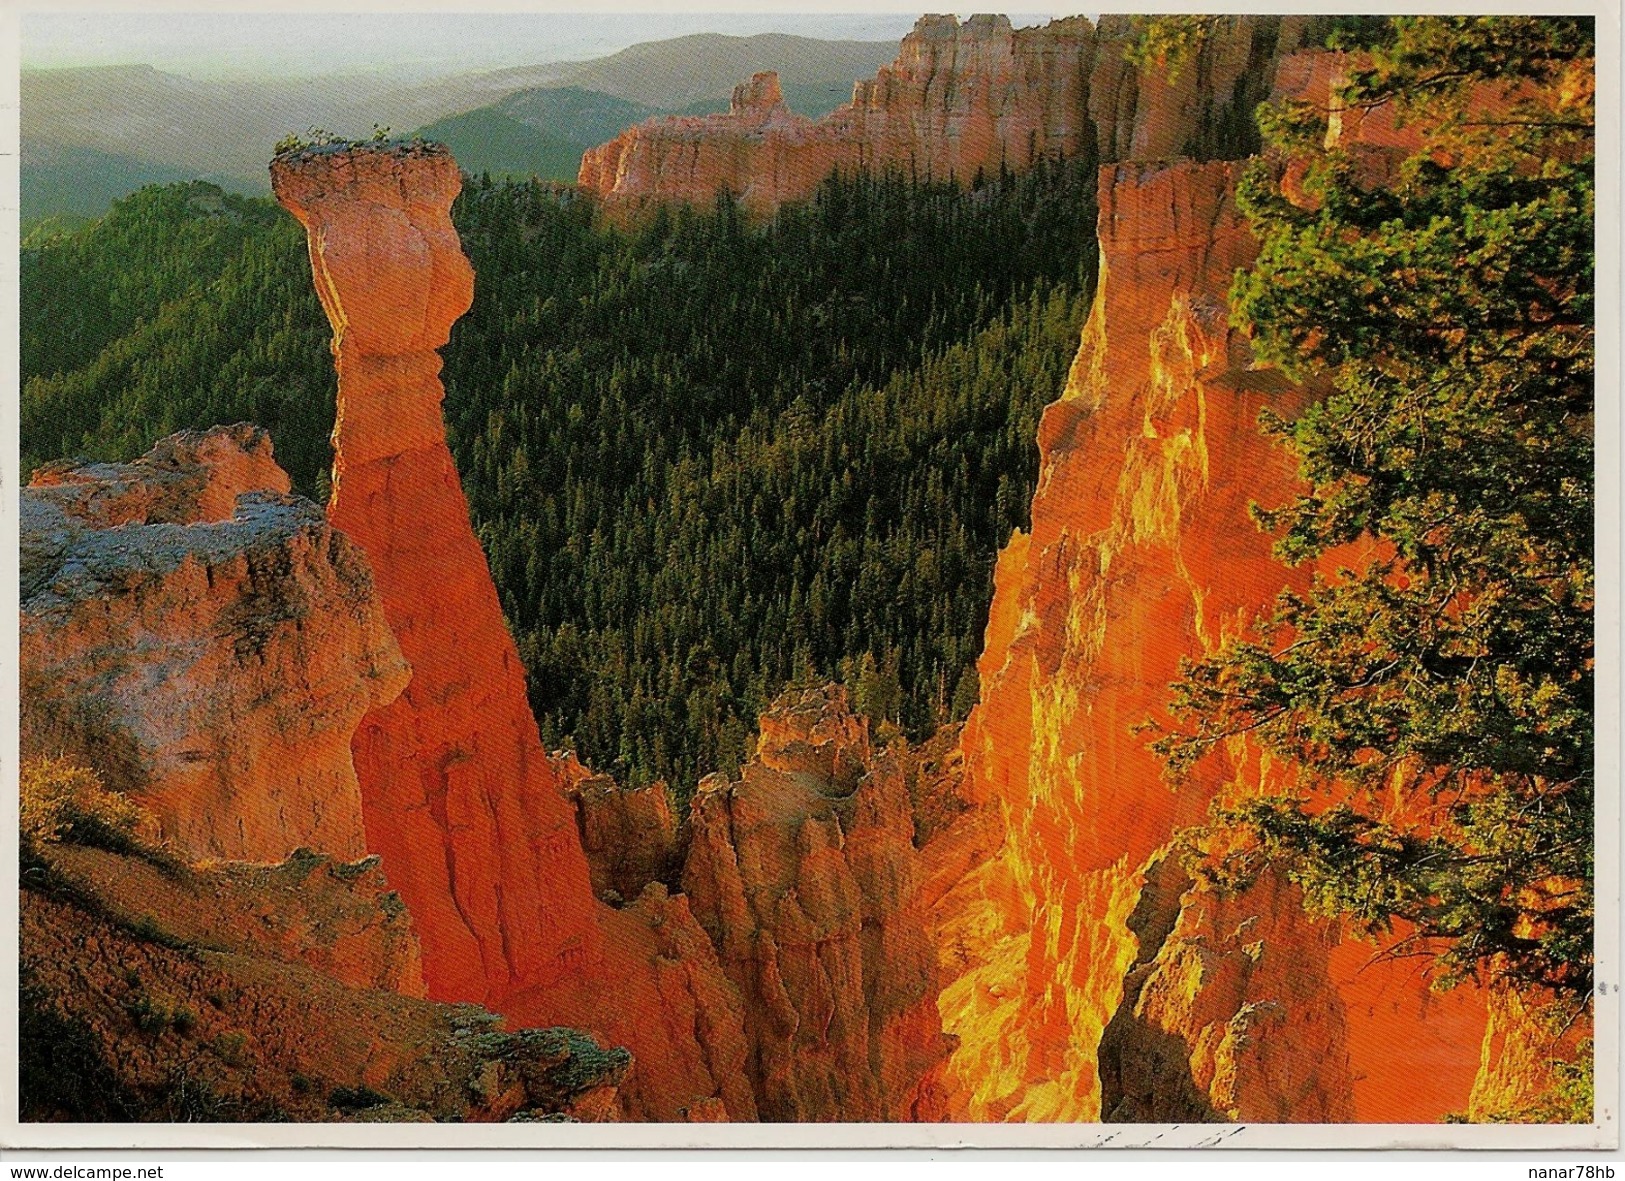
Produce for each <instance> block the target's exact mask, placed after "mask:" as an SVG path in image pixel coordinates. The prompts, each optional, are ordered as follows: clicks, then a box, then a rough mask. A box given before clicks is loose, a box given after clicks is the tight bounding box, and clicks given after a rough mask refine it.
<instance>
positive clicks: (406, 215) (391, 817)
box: [271, 145, 602, 1000]
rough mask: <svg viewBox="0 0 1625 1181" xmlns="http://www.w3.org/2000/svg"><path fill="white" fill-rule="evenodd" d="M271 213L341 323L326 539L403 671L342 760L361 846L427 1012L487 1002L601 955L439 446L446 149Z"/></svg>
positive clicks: (566, 820) (298, 171)
mask: <svg viewBox="0 0 1625 1181" xmlns="http://www.w3.org/2000/svg"><path fill="white" fill-rule="evenodd" d="M271 179H272V185H273V187H274V189H275V191H276V195H277V199H278V200H279V201H281V202H282V204H283V205H284V206H286V207H287V208H288V209H289V211H290V212H292V213H293V215H294V216H295V217H297V218H298V219H299V220H300V221H301V222H302V223H303V224H304V226H305V229H306V231H307V233H308V236H309V244H310V261H311V267H312V270H313V271H314V272H315V276H316V287H317V291H318V293H319V294H320V296H321V300H322V306H323V308H324V309H325V310H326V312H327V316H328V319H329V320H330V321H331V322H332V325H333V355H334V358H335V362H336V365H337V368H338V378H339V392H338V406H339V410H338V422H337V425H336V426H335V427H334V430H333V444H334V452H335V458H334V465H333V498H332V502H331V504H330V505H329V507H328V516H329V518H330V519H331V521H332V523H333V524H334V525H335V526H336V527H337V528H339V529H341V530H343V531H344V532H345V533H346V534H347V535H348V536H349V537H351V538H352V539H354V540H355V541H356V542H358V543H359V544H360V546H361V547H362V549H363V550H365V551H366V553H367V556H368V558H370V559H371V561H372V567H373V572H374V577H375V578H376V580H377V584H378V590H379V593H380V595H381V597H382V599H383V603H384V613H385V616H386V618H387V619H388V622H389V625H390V627H391V629H392V630H393V631H394V633H395V636H396V638H397V640H398V641H399V643H400V646H401V651H402V652H403V653H404V654H405V656H406V659H407V660H408V662H410V664H411V665H412V668H413V676H412V680H411V682H410V684H409V685H408V686H407V688H406V691H405V692H404V693H403V694H402V695H401V696H400V698H398V699H397V700H396V701H395V702H393V703H392V704H390V705H388V706H386V707H384V708H381V709H377V710H375V711H373V712H372V713H370V714H368V715H367V717H366V718H365V719H363V721H362V724H361V728H360V730H359V731H357V733H356V737H355V741H354V747H353V749H354V754H355V763H356V772H357V774H358V775H359V777H360V780H361V787H362V800H363V804H364V808H365V819H366V830H367V839H368V844H369V847H370V848H371V849H372V850H374V851H376V852H378V853H381V854H383V857H384V864H385V865H386V866H387V867H388V872H389V875H390V880H391V881H392V882H393V883H394V884H395V886H396V888H397V889H399V890H400V892H401V894H402V896H403V897H404V898H405V899H406V901H407V904H408V905H409V906H410V907H411V910H412V913H413V916H414V917H415V919H416V921H417V924H418V929H419V931H420V932H421V934H422V938H423V944H424V950H425V955H424V964H425V971H424V976H425V979H426V980H427V983H428V986H429V994H430V996H433V997H437V998H447V999H457V1000H487V999H489V1000H494V999H496V998H499V997H501V996H502V995H503V994H505V993H507V992H509V991H511V990H512V989H514V988H516V987H520V986H524V985H535V984H543V985H545V984H547V983H549V982H552V981H555V980H558V979H560V978H561V977H562V976H564V975H565V974H566V973H568V972H570V971H571V970H572V969H575V968H578V967H579V966H580V965H582V964H583V963H585V962H590V961H595V960H597V959H598V958H599V957H600V956H601V954H602V951H601V947H600V943H599V932H598V927H597V925H596V923H595V922H594V916H593V901H592V889H591V885H590V883H589V881H588V875H587V861H586V858H585V856H584V855H583V854H582V851H581V845H580V842H579V840H578V838H577V837H576V833H575V822H574V816H573V813H572V809H571V808H570V806H569V804H568V802H567V801H566V800H565V798H564V796H563V794H562V792H561V790H560V785H559V784H558V782H557V777H556V776H555V775H554V773H553V771H552V769H551V767H550V766H549V764H548V762H547V759H546V757H545V755H544V752H543V750H542V746H541V741H540V739H539V737H538V735H537V730H536V722H535V719H534V718H533V717H532V715H531V712H530V707H529V704H528V702H527V700H526V696H525V681H524V670H523V667H522V666H521V665H520V662H519V654H518V652H517V650H516V649H515V647H514V644H513V640H512V638H511V637H510V636H509V634H508V630H507V626H506V624H505V623H504V621H503V618H502V610H501V606H500V604H499V603H498V600H497V596H496V589H495V587H494V585H493V584H492V582H491V576H490V572H489V570H488V568H487V566H486V562H485V555H484V553H483V552H482V551H481V549H480V544H479V541H478V539H477V538H476V537H475V536H474V530H473V527H472V525H471V524H470V521H469V514H468V502H467V500H466V499H465V498H464V495H463V490H462V485H461V483H460V481H459V480H458V476H457V470H456V468H455V467H454V466H453V464H452V458H451V453H450V451H449V450H448V448H447V446H446V433H445V426H444V423H443V421H442V418H441V412H440V402H441V399H442V398H443V396H444V389H443V387H442V386H441V383H440V377H439V374H440V357H439V355H438V354H437V352H436V351H435V350H437V349H438V348H440V347H441V346H443V345H444V344H445V343H446V342H447V340H448V339H449V336H450V332H451V326H452V323H453V322H454V321H455V320H456V319H457V318H458V317H459V316H461V315H462V314H463V313H464V312H466V311H467V310H468V308H469V306H470V304H471V303H472V300H473V290H474V275H473V270H472V268H471V267H470V266H469V263H468V260H467V259H466V258H465V257H464V256H463V253H462V249H461V246H460V244H459V242H458V238H457V232H456V230H455V229H454V228H453V227H452V224H451V217H450V211H451V204H452V201H453V199H455V198H456V196H457V193H458V191H459V188H460V187H461V178H460V176H459V174H458V171H457V164H456V161H455V160H453V159H452V157H451V155H450V154H449V153H448V152H446V151H445V150H444V149H443V148H435V147H425V146H421V145H420V146H412V147H403V146H394V145H391V146H378V147H373V146H365V147H351V148H344V149H341V150H327V149H307V150H304V151H298V152H289V153H284V154H283V155H281V156H278V157H277V158H276V160H274V161H273V162H272V165H271Z"/></svg>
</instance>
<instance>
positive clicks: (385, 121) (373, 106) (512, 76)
mask: <svg viewBox="0 0 1625 1181" xmlns="http://www.w3.org/2000/svg"><path fill="white" fill-rule="evenodd" d="M896 52H897V46H896V43H895V42H891V41H822V40H817V39H815V38H810V37H797V36H791V35H788V34H778V33H764V34H757V35H754V36H748V37H733V36H725V35H722V34H715V33H697V34H691V35H689V36H684V37H676V38H672V39H670V40H666V41H652V42H647V43H644V44H639V45H633V46H631V47H629V48H627V49H623V50H621V51H620V52H619V53H615V54H611V55H610V56H608V57H603V58H597V59H592V60H589V61H582V62H544V63H538V64H536V65H532V66H519V67H513V68H509V69H502V70H495V71H481V72H478V73H469V74H460V75H454V76H452V77H450V78H441V79H436V80H434V81H431V82H425V83H422V84H419V85H415V86H407V87H403V86H401V85H400V83H399V80H398V79H394V78H388V77H381V76H376V75H369V74H353V75H331V76H326V77H316V78H288V79H264V80H256V81H252V82H224V81H218V80H201V79H193V78H187V77H183V76H181V75H178V74H172V73H166V72H164V71H162V70H158V69H154V68H153V67H152V66H149V65H129V66H88V67H68V68H56V69H30V70H24V71H23V72H22V75H21V87H20V90H21V99H22V120H21V123H22V127H21V131H22V140H23V145H24V151H25V154H26V156H30V157H32V158H33V159H34V160H35V161H37V162H38V163H37V166H28V165H27V160H26V159H25V170H24V177H23V205H24V208H25V209H26V210H28V217H29V219H30V220H33V219H36V218H41V217H47V216H51V215H53V214H62V213H75V214H80V215H84V216H95V215H98V214H99V213H101V212H102V211H103V210H105V209H106V207H107V205H108V204H109V203H110V202H111V201H112V200H114V199H116V198H118V197H120V196H123V195H124V194H125V193H129V192H133V191H134V190H135V189H137V188H139V187H140V186H141V185H143V184H148V183H152V182H154V181H164V180H179V179H190V178H193V177H209V178H212V179H215V180H218V181H220V182H222V183H225V184H227V185H229V186H231V187H234V188H241V189H244V190H247V191H253V192H263V191H266V187H267V186H266V180H265V161H266V159H267V156H268V155H269V152H270V148H271V145H272V144H273V143H274V142H275V141H276V140H277V139H279V138H281V136H283V135H284V134H286V133H288V132H290V131H291V132H303V131H305V130H306V129H307V128H310V127H313V126H314V127H321V128H324V129H326V130H328V131H331V132H334V133H336V134H339V135H346V136H366V135H368V134H370V133H371V131H372V127H373V125H374V124H375V123H376V124H381V125H384V126H388V127H392V128H393V129H395V130H396V131H398V132H407V131H413V130H417V129H420V128H421V129H423V130H424V131H425V133H426V134H433V135H437V136H438V137H440V138H444V139H445V140H446V141H447V142H448V143H450V144H451V145H452V147H453V149H454V150H455V151H457V152H458V157H459V160H460V161H462V162H463V163H464V164H465V166H467V167H469V168H471V169H475V170H483V169H490V170H491V171H493V172H525V173H530V172H534V173H536V174H537V175H541V176H545V177H550V178H555V179H569V178H572V177H573V175H574V172H575V168H576V165H577V164H578V163H579V160H580V155H581V152H582V151H583V150H584V149H585V148H587V147H590V146H591V145H593V144H595V143H601V142H603V141H604V140H605V139H609V138H612V137H613V136H614V135H616V134H618V133H619V132H620V131H621V130H622V129H624V128H625V127H628V126H630V125H632V124H633V123H636V122H638V121H640V120H642V119H645V118H647V117H649V116H650V115H651V114H656V113H660V112H669V111H695V110H715V109H721V108H723V107H725V106H726V104H727V97H728V94H729V92H730V91H731V90H732V88H733V86H734V84H735V83H737V82H738V81H739V80H740V79H741V78H744V77H749V76H750V75H751V74H752V73H754V72H755V71H757V70H777V71H778V72H779V76H780V78H781V79H782V80H783V83H784V87H785V91H786V94H787V96H788V97H789V98H790V101H791V102H792V103H793V104H794V105H796V107H797V109H803V108H804V107H805V108H807V113H809V114H817V113H819V108H821V109H827V107H831V106H834V105H836V104H837V103H839V102H842V101H844V100H845V99H846V98H849V97H850V96H851V89H852V83H853V82H854V81H855V80H856V79H858V78H861V77H867V76H869V75H872V74H873V73H874V72H875V70H876V69H878V68H879V66H880V65H882V64H883V63H885V62H887V61H890V60H891V58H892V57H893V55H895V53H896ZM521 92H524V93H526V94H529V95H532V96H533V97H531V98H528V99H525V100H523V101H522V102H521V101H520V100H519V99H518V97H517V96H518V95H519V94H520V93H521ZM592 93H596V94H597V95H599V96H600V97H599V98H597V99H592V98H588V97H586V96H587V95H590V94H592ZM549 95H551V97H549ZM510 97H513V98H514V99H515V102H516V103H517V104H518V105H515V106H512V107H505V106H500V104H502V103H504V101H505V100H508V99H509V98H510ZM820 100H822V101H820ZM617 103H618V104H623V105H621V106H616V104H617ZM826 103H827V106H826V105H825V104H826ZM487 108H495V109H489V110H488V109H487ZM593 111H596V112H597V113H596V114H590V113H589V112H593ZM477 112H483V113H477ZM457 116H462V118H456V117H457ZM623 116H624V118H625V120H626V121H625V122H624V123H616V120H617V119H619V118H621V117H623ZM589 128H590V129H591V130H590V134H588V133H587V132H588V129H589ZM465 154H466V155H467V156H468V157H469V158H468V159H466V160H465V159H464V156H465Z"/></svg>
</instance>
